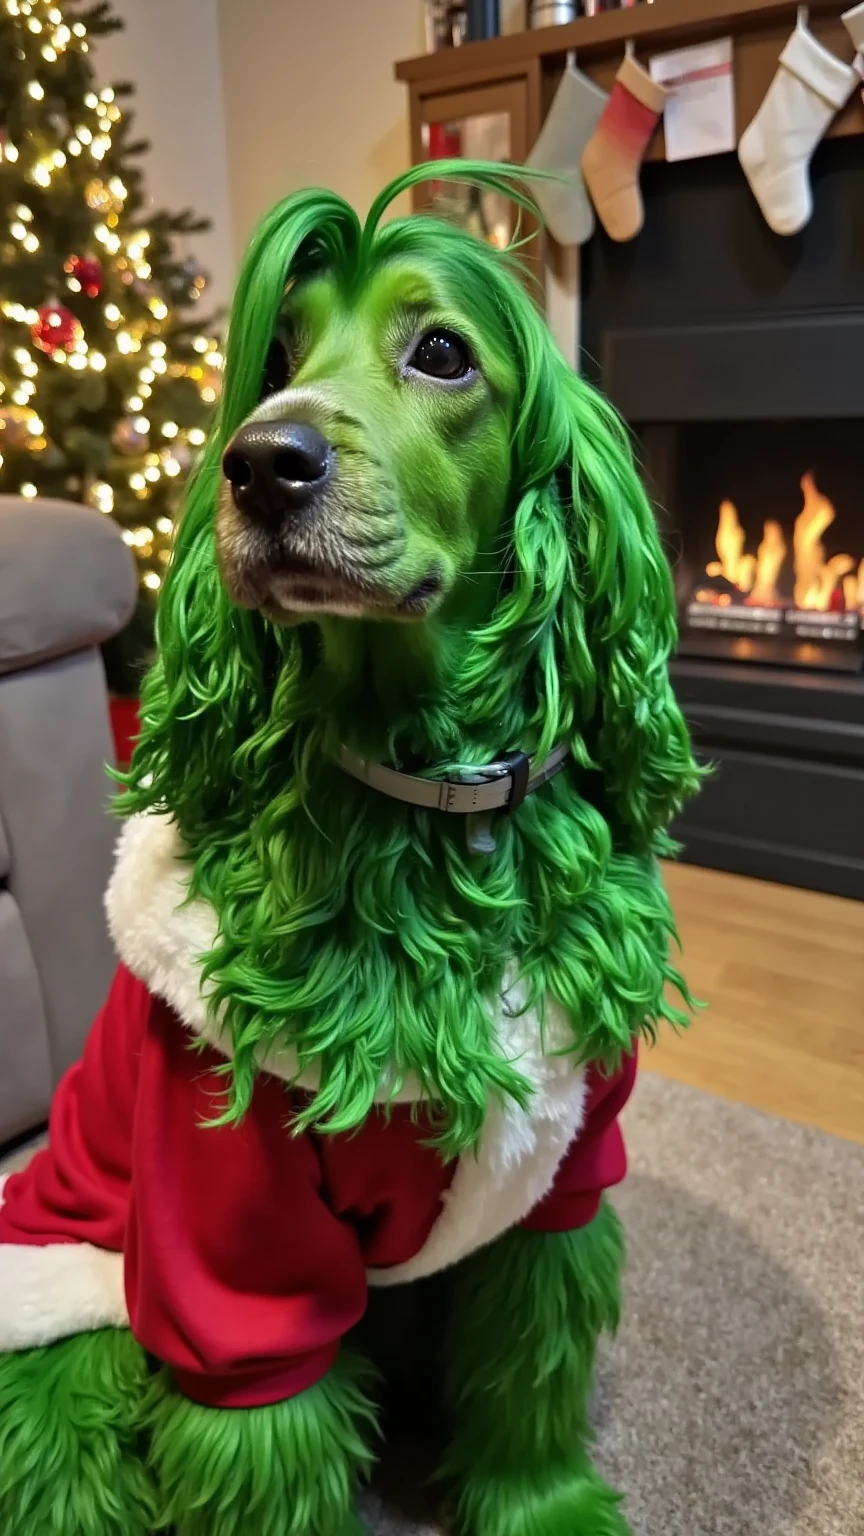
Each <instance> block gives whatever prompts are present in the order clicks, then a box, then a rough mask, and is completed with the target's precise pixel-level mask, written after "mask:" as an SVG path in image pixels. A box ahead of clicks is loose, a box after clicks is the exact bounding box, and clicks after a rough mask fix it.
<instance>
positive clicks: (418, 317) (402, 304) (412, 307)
mask: <svg viewBox="0 0 864 1536" xmlns="http://www.w3.org/2000/svg"><path fill="white" fill-rule="evenodd" d="M393 307H394V309H397V310H398V311H399V313H400V315H403V316H404V317H405V318H406V319H408V320H411V321H412V322H413V323H419V322H422V321H424V320H428V319H429V317H430V315H433V314H434V313H435V305H434V304H433V302H432V300H431V298H416V299H404V298H400V299H398V300H397V301H396V303H395V304H394V306H393Z"/></svg>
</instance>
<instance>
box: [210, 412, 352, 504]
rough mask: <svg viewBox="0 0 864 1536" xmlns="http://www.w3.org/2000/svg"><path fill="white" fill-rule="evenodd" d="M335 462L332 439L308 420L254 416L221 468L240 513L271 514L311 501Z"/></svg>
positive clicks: (230, 449) (225, 457)
mask: <svg viewBox="0 0 864 1536" xmlns="http://www.w3.org/2000/svg"><path fill="white" fill-rule="evenodd" d="M332 464H333V449H332V447H331V445H330V443H328V441H327V439H326V437H324V436H322V434H321V433H320V432H318V431H317V430H316V428H315V427H310V426H309V425H308V424H307V423H306V422H300V421H253V422H250V423H249V425H248V426H245V427H241V428H240V430H239V432H237V433H235V435H234V437H233V438H232V439H231V442H230V443H229V444H228V447H227V449H226V451H225V456H224V458H223V460H222V472H223V474H224V475H225V478H226V480H227V481H228V482H229V484H230V486H231V495H232V496H233V498H234V504H235V506H237V507H238V508H239V510H240V511H241V512H246V513H248V514H249V516H250V517H265V518H271V517H281V516H284V515H286V514H287V513H289V512H293V511H298V510H300V509H302V508H303V507H304V506H306V504H307V503H308V502H309V501H311V499H312V496H313V495H314V493H315V492H316V491H319V490H320V489H321V488H322V486H323V485H324V484H325V483H326V481H327V480H328V479H329V477H330V474H331V470H332Z"/></svg>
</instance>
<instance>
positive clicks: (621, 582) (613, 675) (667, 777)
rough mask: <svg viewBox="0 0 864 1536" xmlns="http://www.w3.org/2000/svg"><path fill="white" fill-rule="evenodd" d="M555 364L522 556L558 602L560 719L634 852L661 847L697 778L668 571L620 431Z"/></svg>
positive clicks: (537, 425)
mask: <svg viewBox="0 0 864 1536" xmlns="http://www.w3.org/2000/svg"><path fill="white" fill-rule="evenodd" d="M550 366H551V367H552V368H553V371H554V374H555V380H554V388H553V390H552V391H550V393H549V397H548V399H547V402H546V405H547V408H548V411H549V419H548V420H547V421H546V422H543V420H542V417H543V415H544V411H543V409H539V407H540V406H541V405H542V402H540V401H534V402H531V401H530V400H529V401H528V402H527V406H528V414H529V420H530V416H531V415H533V416H534V422H533V428H532V436H533V443H534V445H535V446H534V450H533V451H534V457H535V474H536V473H537V470H538V469H539V473H540V480H539V484H537V483H535V486H534V489H533V491H529V493H528V498H527V499H528V501H529V503H533V505H531V506H529V507H528V508H527V509H526V507H525V505H524V503H523V505H522V506H521V507H520V509H519V510H518V511H517V529H516V535H517V558H519V557H520V551H519V543H520V541H521V542H522V543H523V545H524V542H525V540H533V541H534V542H535V544H536V546H537V547H536V548H535V550H534V552H533V555H529V558H530V559H532V560H533V564H534V566H535V570H537V571H538V572H539V573H540V574H541V575H542V579H543V582H544V583H545V585H546V592H547V602H549V600H550V599H551V600H553V601H554V602H555V607H556V611H555V620H554V622H555V629H556V638H555V647H554V648H555V657H556V664H557V672H558V676H557V678H556V679H555V683H554V686H555V688H556V690H557V691H558V692H559V693H560V695H561V696H560V697H559V698H557V699H556V701H555V709H554V710H553V711H552V712H553V713H557V714H558V715H559V718H560V720H561V724H562V725H563V726H564V727H565V729H569V733H570V735H571V739H572V740H573V743H574V749H575V751H576V755H577V757H581V759H582V761H583V762H584V763H585V765H586V767H587V766H589V765H591V766H593V767H594V768H595V769H596V770H598V771H599V773H600V775H602V786H603V787H602V793H603V800H604V804H605V806H606V808H607V814H608V815H609V819H610V822H611V823H612V824H613V832H616V833H617V835H618V836H619V837H620V838H621V840H622V841H623V842H624V843H625V844H627V845H628V846H629V847H630V848H632V849H633V850H634V851H637V850H641V849H648V848H650V847H652V846H653V847H654V848H658V847H662V846H663V838H662V835H660V834H662V833H663V832H664V831H665V829H666V827H667V826H668V824H669V822H670V821H671V819H672V817H673V816H674V815H675V813H676V811H677V810H678V808H679V807H680V805H681V804H682V802H683V801H684V800H685V799H687V798H688V796H689V795H691V794H692V793H693V792H694V791H695V789H696V787H697V785H698V783H699V779H700V771H699V769H698V768H697V766H696V764H695V763H694V761H693V757H692V754H691V750H690V740H689V735H688V731H687V727H686V724H685V722H684V719H683V716H682V714H681V710H680V709H679V707H678V704H677V702H676V699H675V695H674V693H673V691H672V687H671V684H670V680H669V672H668V662H669V657H670V654H671V652H672V651H673V649H674V646H675V643H676V639H677V625H676V612H675V598H674V590H673V583H672V577H671V572H670V569H669V566H668V563H667V561H666V558H665V555H664V553H663V550H662V547H661V543H660V538H659V535H658V531H657V526H656V522H655V518H654V514H653V512H652V509H651V506H650V504H649V502H648V498H647V496H646V494H645V491H644V488H643V486H642V484H641V481H640V479H639V476H638V473H637V471H636V468H635V465H634V462H633V455H632V452H631V447H630V443H629V439H628V434H627V432H626V429H625V428H624V426H623V424H622V423H621V421H620V420H619V418H618V416H617V415H616V413H615V412H614V411H613V410H612V408H611V407H610V406H609V405H608V404H607V403H606V402H605V401H604V400H602V399H601V397H600V396H599V395H598V394H597V393H596V391H594V390H593V389H592V388H591V387H590V386H589V385H587V384H586V383H585V382H584V381H583V380H581V379H579V378H577V377H576V376H575V375H574V374H572V373H571V372H570V371H569V370H568V369H566V367H565V365H564V363H563V359H560V358H558V359H557V360H556V362H555V364H554V365H550ZM550 402H554V403H550ZM532 405H533V406H534V409H533V410H532V409H531V407H532ZM538 414H539V417H540V418H541V419H540V420H539V421H538ZM524 421H525V417H524V416H523V423H524ZM538 442H539V443H540V444H542V448H541V450H540V452H539V458H540V460H541V461H542V460H543V459H544V458H547V456H548V457H551V456H554V458H555V460H556V462H555V463H554V464H552V463H550V462H548V461H547V463H546V464H545V465H544V464H542V462H541V463H540V464H539V465H538V464H537V462H536V461H537V457H538V449H537V444H538ZM524 451H525V452H527V455H528V462H529V463H530V455H531V450H530V448H529V447H528V446H527V444H526V447H525V450H524ZM526 511H527V512H528V513H529V514H530V515H528V516H526ZM520 524H521V528H520ZM523 553H524V550H523ZM519 563H520V564H522V565H524V561H523V560H522V559H521V558H520V560H519ZM544 567H545V569H544ZM546 672H547V676H548V672H549V668H548V667H547V669H546ZM548 686H549V685H548V682H547V684H546V690H547V692H548ZM565 693H566V695H567V697H565V696H564V695H565Z"/></svg>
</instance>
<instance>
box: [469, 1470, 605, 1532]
mask: <svg viewBox="0 0 864 1536" xmlns="http://www.w3.org/2000/svg"><path fill="white" fill-rule="evenodd" d="M455 1531H456V1533H457V1536H631V1531H630V1527H629V1525H628V1524H627V1521H626V1520H625V1519H624V1516H623V1514H622V1513H621V1495H620V1494H618V1493H614V1492H613V1490H612V1489H611V1488H609V1487H607V1485H606V1484H605V1483H604V1482H603V1481H602V1480H601V1479H600V1478H599V1477H597V1476H596V1474H595V1473H593V1472H591V1471H585V1472H584V1473H579V1474H574V1475H573V1476H569V1477H568V1476H565V1477H561V1476H560V1475H559V1476H558V1477H554V1476H551V1477H550V1478H549V1481H548V1483H546V1482H543V1481H540V1480H536V1481H535V1480H533V1479H532V1480H531V1481H530V1482H529V1481H528V1480H527V1479H519V1480H511V1479H502V1480H496V1481H494V1482H492V1481H485V1482H482V1483H480V1482H476V1483H469V1484H468V1485H467V1486H466V1487H465V1488H464V1489H463V1490H462V1494H461V1497H460V1499H459V1504H458V1514H457V1518H456V1521H455Z"/></svg>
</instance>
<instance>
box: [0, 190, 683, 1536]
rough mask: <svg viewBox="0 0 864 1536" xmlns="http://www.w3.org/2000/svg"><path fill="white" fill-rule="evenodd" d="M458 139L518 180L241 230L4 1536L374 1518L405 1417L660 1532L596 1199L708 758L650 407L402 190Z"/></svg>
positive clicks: (16, 1195) (458, 1458)
mask: <svg viewBox="0 0 864 1536" xmlns="http://www.w3.org/2000/svg"><path fill="white" fill-rule="evenodd" d="M447 175H452V176H459V177H461V178H463V179H464V178H466V177H467V178H469V179H470V180H472V181H473V182H474V183H475V184H476V185H478V186H480V187H485V188H488V189H492V190H494V191H497V192H501V191H504V192H506V193H508V194H509V195H510V196H512V197H513V198H514V199H515V200H516V201H517V202H518V203H522V204H523V205H525V206H527V200H526V198H525V195H524V193H523V192H521V191H520V182H519V179H518V178H519V173H518V172H516V171H515V170H512V169H510V168H504V169H502V168H500V167H497V168H493V167H490V166H484V165H473V164H471V165H466V164H464V163H460V162H454V163H447V164H445V165H440V164H438V165H434V166H432V167H425V168H423V169H418V170H414V171H412V172H410V173H409V174H408V175H406V176H403V177H401V178H399V180H398V181H396V182H394V183H393V184H392V185H391V186H390V187H388V188H386V190H385V191H384V192H383V193H382V195H381V197H380V198H379V199H378V201H377V202H376V204H375V205H374V207H373V208H372V210H371V212H370V214H369V217H368V219H367V220H366V223H365V224H363V225H361V224H360V223H359V221H358V219H357V217H356V215H355V214H354V212H353V211H352V210H351V208H349V207H348V206H347V205H346V204H345V203H344V202H343V201H342V200H341V199H339V198H337V197H335V196H332V195H330V194H328V193H325V192H308V193H302V194H299V195H297V196H295V197H291V198H289V199H288V200H287V201H286V202H284V203H282V204H280V206H279V207H277V208H276V209H275V210H274V211H273V212H272V213H271V214H270V215H269V216H268V217H267V218H266V219H265V221H264V223H263V224H262V226H261V228H260V230H259V231H258V234H257V235H256V237H255V239H254V240H253V242H252V245H251V247H250V249H249V252H248V254H247V256H246V259H245V261H244V264H243V268H242V271H241V274H240V279H239V283H238V287H237V293H236V297H235V301H234V307H233V310H232V315H231V325H230V331H229V336H228V343H227V368H226V375H225V385H224V393H223V396H222V400H221V403H220V406H219V408H218V412H217V419H216V422H215V424H214V427H213V431H212V433H211V436H210V441H209V444H208V446H207V449H206V452H205V454H204V457H203V460H202V462H201V464H200V466H199V467H198V469H197V471H196V473H195V475H194V478H193V480H192V483H191V484H190V487H189V492H188V498H187V506H186V510H185V514H184V516H183V519H182V521H181V524H180V528H179V532H178V537H177V545H176V551H175V555H174V560H173V564H172V566H171V569H170V571H169V573H168V576H167V579H166V582H165V587H164V593H163V597H162V603H161V608H160V613H159V625H158V628H159V656H158V660H157V662H156V664H155V666H154V667H153V669H152V671H151V673H150V676H149V678H148V679H147V683H146V686H145V689H144V695H143V700H142V710H141V718H142V736H141V740H140V742H139V745H138V747H137V750H136V754H135V758H134V762H133V765H132V769H131V772H130V774H129V775H128V778H127V780H126V787H125V791H124V793H123V794H122V795H121V797H120V801H119V804H118V809H119V810H120V811H121V812H122V813H123V815H124V817H126V818H127V819H126V824H125V827H124V830H123V834H122V837H121V844H120V852H119V857H118V864H117V870H116V873H115V876H114V879H113V882H112V886H111V889H110V891H109V897H108V911H109V918H110V921H111V926H112V931H113V934H114V938H115V941H116V944H117V948H118V951H119V954H120V958H121V962H122V963H121V966H120V969H119V971H118V973H117V977H116V979H115V982H114V985H113V988H112V992H111V995H110V997H109V999H108V1002H107V1004H106V1007H105V1009H104V1010H103V1012H102V1014H101V1015H100V1017H99V1019H98V1020H97V1021H96V1023H95V1025H94V1028H93V1032H92V1034H91V1036H90V1039H89V1041H88V1044H87V1048H86V1051H85V1055H84V1057H83V1059H82V1062H81V1063H79V1065H78V1066H76V1067H75V1068H74V1069H73V1070H72V1072H70V1073H69V1074H68V1075H67V1077H66V1078H65V1079H64V1081H63V1083H62V1084H61V1086H60V1088H59V1090H58V1094H57V1099H56V1102H55V1105H54V1110H53V1114H52V1125H51V1141H50V1146H49V1148H48V1149H47V1150H46V1151H45V1152H44V1153H42V1154H40V1155H39V1157H37V1158H36V1159H35V1160H34V1162H33V1163H32V1164H31V1165H30V1168H29V1169H28V1170H27V1171H26V1172H25V1173H23V1174H18V1175H15V1176H13V1177H11V1178H9V1179H8V1180H7V1181H6V1184H5V1188H4V1189H3V1190H2V1193H0V1199H2V1205H0V1350H2V1351H3V1353H2V1356H0V1530H2V1532H3V1536H148V1533H151V1532H154V1531H157V1530H158V1531H164V1530H168V1529H173V1530H175V1531H176V1532H178V1533H181V1536H352V1533H358V1532H360V1531H361V1530H362V1525H361V1521H360V1517H359V1515H358V1513H357V1507H356V1504H355V1496H356V1491H357V1486H358V1484H359V1482H360V1481H361V1479H362V1478H364V1477H365V1476H366V1475H368V1473H369V1470H370V1468H371V1465H372V1462H373V1458H374V1455H375V1454H376V1449H377V1435H378V1432H379V1429H380V1428H381V1424H382V1422H383V1426H384V1428H388V1427H389V1421H388V1419H387V1417H386V1412H387V1409H388V1408H389V1409H390V1410H391V1411H392V1413H393V1414H394V1415H397V1416H398V1417H399V1418H400V1419H401V1418H402V1417H403V1416H404V1415H405V1414H408V1413H410V1412H420V1413H421V1415H422V1417H423V1420H424V1424H425V1425H426V1427H428V1428H430V1429H431V1431H432V1432H433V1434H434V1435H436V1436H438V1437H439V1438H440V1458H439V1477H440V1481H441V1484H442V1487H443V1489H444V1493H445V1496H446V1498H447V1499H448V1500H449V1507H450V1510H451V1516H452V1520H453V1522H454V1528H455V1530H456V1531H458V1532H459V1533H460V1536H624V1533H625V1532H626V1530H627V1526H626V1523H625V1520H624V1517H623V1515H622V1513H621V1510H620V1500H619V1496H618V1495H617V1494H615V1493H613V1492H612V1491H611V1490H610V1489H609V1488H608V1487H606V1485H605V1484H604V1483H603V1482H602V1480H601V1479H600V1478H599V1477H598V1475H597V1474H596V1473H595V1471H594V1470H593V1468H592V1466H591V1462H590V1458H589V1444H590V1439H591V1433H590V1427H589V1420H588V1403H589V1398H590V1392H591V1378H592V1367H593V1361H594V1354H595V1349H596V1345H597V1340H598V1337H599V1335H600V1333H601V1331H602V1330H603V1329H606V1328H613V1327H614V1326H615V1323H616V1320H617V1317H618V1310H619V1277H620V1269H621V1261H622V1241H621V1234H620V1231H619V1227H618V1223H617V1220H616V1217H615V1215H614V1213H613V1210H612V1207H611V1206H610V1205H608V1204H607V1203H606V1201H605V1198H604V1192H605V1190H607V1189H608V1188H609V1187H610V1186H611V1185H612V1184H614V1183H616V1182H617V1181H618V1180H619V1179H620V1178H621V1177H623V1173H624V1154H623V1145H622V1142H621V1135H620V1131H619V1129H618V1124H617V1116H618V1112H619V1110H620V1108H621V1106H622V1105H623V1103H624V1101H625V1100H626V1098H627V1095H628V1093H629V1091H630V1088H631V1086H632V1082H633V1077H634V1073H635V1053H636V1042H637V1039H638V1037H639V1035H640V1034H645V1035H648V1036H653V1034H654V1031H655V1029H656V1027H657V1025H658V1023H659V1022H660V1020H662V1019H664V1018H666V1019H671V1020H673V1021H678V1022H683V1020H682V1017H681V1015H680V1014H678V1013H677V1012H675V1011H673V1010H672V1008H671V1007H670V1005H669V1003H668V1002H667V1001H666V1000H665V999H664V990H665V988H666V986H667V983H669V982H672V983H673V984H677V985H679V987H683V984H682V983H680V980H679V978H678V977H677V975H676V973H675V972H674V970H673V969H672V968H671V966H670V963H669V960H668V954H667V951H668V946H669V940H670V935H671V934H672V920H671V916H670V912H669V907H668V903H667V900H666V897H665V894H664V891H663V888H662V884H661V880H660V875H659V872H658V865H657V855H658V854H664V853H668V852H669V851H670V847H671V845H670V842H669V840H668V837H667V834H666V830H665V829H666V828H667V826H668V824H669V822H670V819H671V818H672V817H673V815H674V814H675V812H676V811H677V809H678V807H679V806H680V805H681V803H682V801H683V800H684V799H685V798H686V797H687V796H688V795H689V794H691V793H692V792H693V791H694V790H695V788H696V786H697V783H698V776H699V775H698V770H697V768H696V767H695V765H694V762H693V760H692V757H691V753H690V747H689V742H688V737H687V732H686V729H685V726H684V723H683V721H682V717H681V714H680V712H679V710H678V707H677V705H676V703H675V700H674V698H673V695H672V691H671V688H670V684H669V680H668V675H667V661H668V657H669V654H670V652H671V650H672V648H673V645H674V643H675V611H674V601H673V593H672V585H671V581H670V576H669V572H668V569H667V567H666V564H665V561H664V558H663V555H662V553H661V550H660V546H659V542H658V537H657V532H656V529H655V525H654V521H653V517H652V514H651V510H650V508H649V505H648V502H647V500H646V497H645V494H644V491H643V490H642V487H641V485H640V483H639V479H638V477H637V474H636V472H635V470H634V467H633V463H632V460H631V456H630V451H629V447H628V443H627V437H626V433H625V431H624V429H623V428H622V426H621V424H620V423H619V421H618V420H617V418H616V417H615V415H614V413H613V412H612V411H611V410H610V408H609V407H608V406H606V405H605V404H604V403H603V402H602V401H601V400H600V399H599V398H598V396H597V395H596V394H595V393H594V391H593V390H592V389H591V388H589V387H588V386H587V385H586V384H585V383H583V382H582V381H580V380H579V379H578V378H577V377H575V376H574V375H573V373H572V372H571V371H570V370H569V369H568V368H567V366H566V364H565V363H564V361H563V359H562V357H561V356H560V354H559V353H558V352H557V351H556V349H555V347H554V345H553V343H552V341H551V339H550V337H549V335H548V333H547V331H546V329H545V328H544V325H543V323H542V320H541V318H540V316H539V315H538V313H537V311H536V309H535V307H534V305H533V303H532V301H531V299H530V297H529V295H528V292H527V291H526V287H525V285H524V282H523V281H522V278H521V275H520V273H519V270H518V266H517V263H516V260H515V258H514V256H513V255H512V253H502V252H500V251H498V250H495V249H493V248H492V247H491V246H488V245H485V244H483V243H481V242H480V241H478V240H475V239H474V238H472V237H470V236H468V235H467V234H464V233H462V232H461V231H459V230H458V229H455V228H452V227H450V226H448V225H447V224H445V223H441V222H437V221H434V220H432V219H429V218H413V219H400V220H396V221H394V222H391V223H388V224H384V225H381V223H380V221H381V218H382V215H383V214H384V212H385V210H386V208H387V206H388V204H389V203H390V202H391V200H392V199H393V198H394V197H395V196H397V195H398V194H399V193H401V192H403V191H404V190H405V189H406V188H407V187H409V186H410V185H411V184H412V183H414V182H416V181H418V180H420V179H421V178H423V177H429V176H434V177H436V178H441V177H442V176H447ZM370 1287H371V1288H372V1289H371V1291H370ZM370 1297H371V1298H372V1299H371V1300H370ZM382 1413H383V1414H384V1415H385V1417H384V1419H383V1421H382V1420H381V1417H380V1416H381V1415H382Z"/></svg>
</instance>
